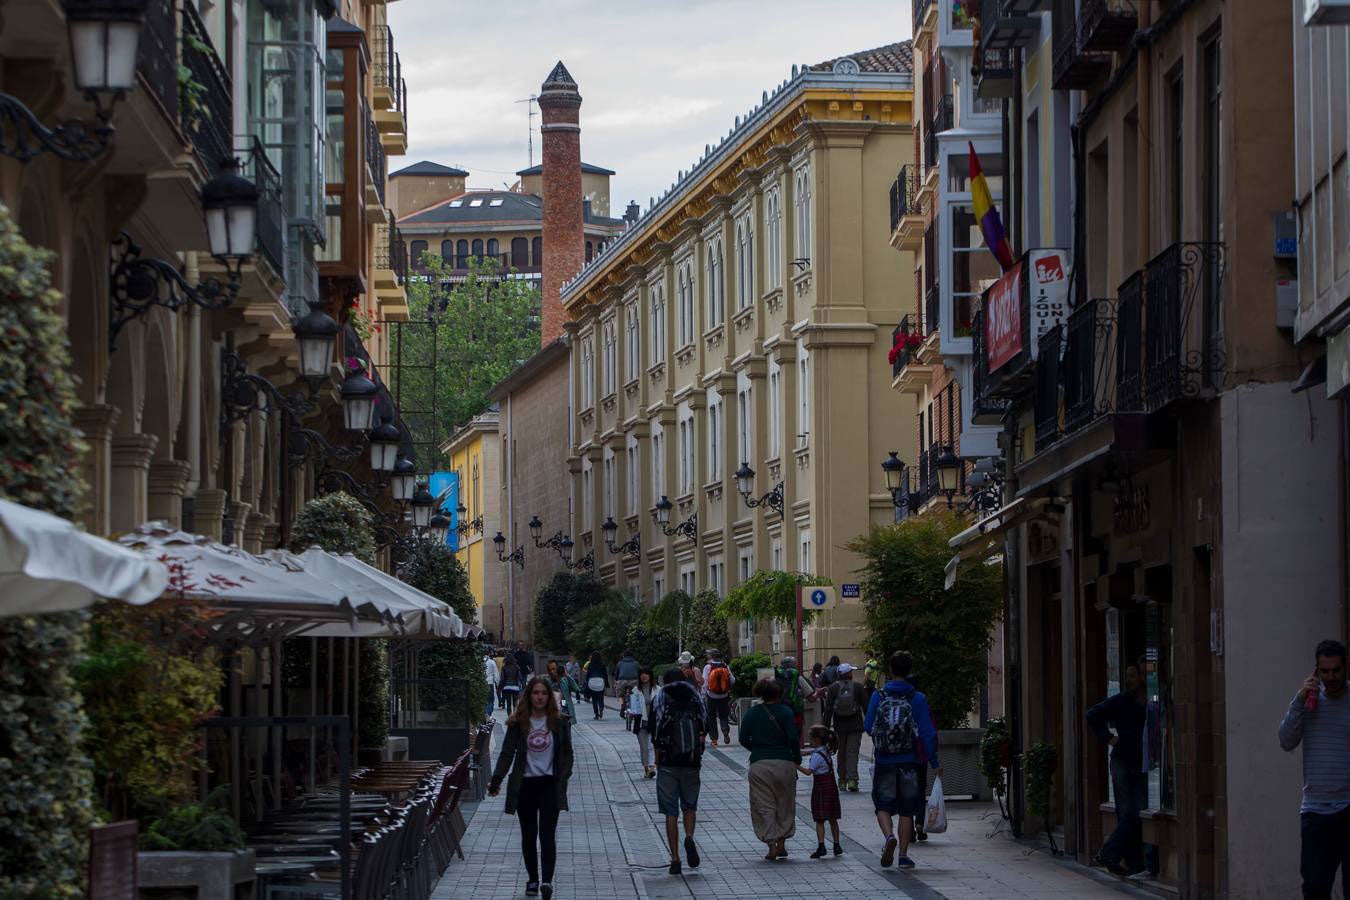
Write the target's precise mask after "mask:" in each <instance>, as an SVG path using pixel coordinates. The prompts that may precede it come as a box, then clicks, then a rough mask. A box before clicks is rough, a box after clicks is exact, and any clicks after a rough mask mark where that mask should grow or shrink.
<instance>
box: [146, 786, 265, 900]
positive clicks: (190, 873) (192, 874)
mask: <svg viewBox="0 0 1350 900" xmlns="http://www.w3.org/2000/svg"><path fill="white" fill-rule="evenodd" d="M219 796H220V789H217V791H216V792H215V793H213V794H212V796H211V798H210V799H209V800H208V801H207V803H206V804H198V803H185V804H183V805H181V806H176V807H174V808H172V809H170V810H168V811H167V812H165V813H164V814H163V815H162V816H160V817H159V818H157V819H155V820H154V821H152V822H151V823H150V826H149V828H148V829H147V830H146V831H145V833H144V834H143V835H141V848H142V850H141V852H140V853H138V854H137V855H136V867H137V886H138V887H142V888H195V889H196V896H197V897H199V898H203V900H206V898H222V900H223V898H230V897H234V896H236V890H237V888H238V886H239V885H241V884H248V883H250V882H252V881H253V880H254V874H253V867H254V864H255V862H256V860H255V858H254V852H253V851H252V850H247V849H244V833H243V832H242V831H240V830H239V826H238V825H236V824H235V822H234V820H233V819H231V818H230V817H229V815H228V814H227V813H225V812H224V811H223V810H221V809H219V808H217V803H218V798H219Z"/></svg>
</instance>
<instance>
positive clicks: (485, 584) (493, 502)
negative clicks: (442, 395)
mask: <svg viewBox="0 0 1350 900" xmlns="http://www.w3.org/2000/svg"><path fill="white" fill-rule="evenodd" d="M498 418H499V416H498V413H497V411H496V410H495V409H494V410H489V411H488V412H485V413H483V414H481V415H478V416H475V417H474V418H473V419H472V420H470V421H469V423H468V424H467V425H465V426H463V427H462V428H460V429H459V430H458V431H456V432H455V433H454V434H453V435H451V437H450V440H449V441H447V442H446V443H445V444H444V446H442V447H441V452H442V453H444V454H445V456H446V457H447V458H448V459H449V460H450V470H451V471H452V472H454V473H455V474H456V476H458V479H459V498H458V501H457V506H458V507H459V508H458V510H457V515H456V517H455V528H456V533H457V535H458V541H459V545H458V550H457V551H456V553H455V555H456V557H457V558H458V559H459V561H460V562H461V563H463V564H464V568H465V570H467V572H468V573H469V590H470V591H471V592H472V593H473V597H474V600H475V601H476V602H477V604H478V624H479V625H481V626H482V627H483V628H484V629H485V630H487V631H489V632H492V633H493V634H494V635H500V634H502V621H501V604H502V596H503V593H504V580H505V577H506V576H505V573H504V572H503V566H502V565H501V563H500V562H498V560H497V553H496V550H495V548H494V547H493V546H492V536H493V535H494V534H496V533H497V531H498V529H500V528H501V499H500V496H499V495H500V494H501V473H502V465H501V452H500V450H501V447H500V438H499V437H498V427H497V425H498Z"/></svg>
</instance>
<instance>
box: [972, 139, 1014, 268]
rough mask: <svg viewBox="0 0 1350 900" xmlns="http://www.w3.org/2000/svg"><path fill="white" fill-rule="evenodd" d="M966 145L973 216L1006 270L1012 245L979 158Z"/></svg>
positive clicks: (986, 241)
mask: <svg viewBox="0 0 1350 900" xmlns="http://www.w3.org/2000/svg"><path fill="white" fill-rule="evenodd" d="M966 146H968V147H970V196H971V200H972V202H973V203H974V205H975V218H976V219H977V220H979V223H980V231H981V232H982V233H983V234H984V243H985V246H986V247H988V248H989V252H991V253H993V254H994V258H995V259H997V260H998V264H999V265H1000V266H1002V267H1003V271H1005V272H1006V271H1008V270H1009V269H1011V268H1012V265H1013V254H1012V247H1010V246H1008V233H1007V232H1006V231H1004V230H1003V220H1002V219H1000V218H999V216H998V208H997V207H995V206H994V196H993V194H991V193H989V182H988V180H986V179H985V177H984V170H983V169H981V168H980V158H979V156H977V155H976V154H975V145H974V144H972V143H969V142H967V144H966Z"/></svg>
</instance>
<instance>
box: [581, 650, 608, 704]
mask: <svg viewBox="0 0 1350 900" xmlns="http://www.w3.org/2000/svg"><path fill="white" fill-rule="evenodd" d="M608 689H609V669H607V668H606V667H605V661H604V660H602V659H601V658H600V651H599V650H596V651H595V652H594V653H592V654H591V661H590V662H589V663H587V664H586V692H587V693H588V694H590V696H591V710H592V712H594V713H595V717H596V718H597V719H603V718H604V717H605V691H607V690H608Z"/></svg>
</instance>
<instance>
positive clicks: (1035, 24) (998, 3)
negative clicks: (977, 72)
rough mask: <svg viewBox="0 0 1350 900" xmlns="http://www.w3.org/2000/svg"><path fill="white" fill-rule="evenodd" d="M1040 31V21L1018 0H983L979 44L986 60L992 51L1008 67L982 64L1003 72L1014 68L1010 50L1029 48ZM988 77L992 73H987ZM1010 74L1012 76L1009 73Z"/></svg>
mask: <svg viewBox="0 0 1350 900" xmlns="http://www.w3.org/2000/svg"><path fill="white" fill-rule="evenodd" d="M1040 33H1041V20H1040V18H1039V17H1038V16H1034V15H1031V14H1029V13H1028V12H1026V11H1025V10H1023V9H1022V8H1021V6H1020V5H1019V0H982V2H981V5H980V45H981V49H982V50H984V51H985V53H984V57H985V59H986V61H987V62H989V63H992V60H990V59H989V54H990V51H994V52H995V53H996V54H997V57H998V58H999V59H1001V60H1003V61H1006V65H1005V66H995V65H992V64H991V65H981V67H980V68H981V69H982V70H984V69H985V68H990V69H997V70H998V71H1002V70H1003V68H1006V69H1007V70H1008V71H1009V72H1011V69H1012V53H1011V51H1012V50H1013V49H1014V48H1017V47H1026V46H1029V45H1030V44H1032V43H1033V42H1035V40H1036V38H1037V37H1039V36H1040ZM985 77H986V79H987V78H988V77H989V76H987V75H986V76H985ZM1010 77H1011V76H1010Z"/></svg>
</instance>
